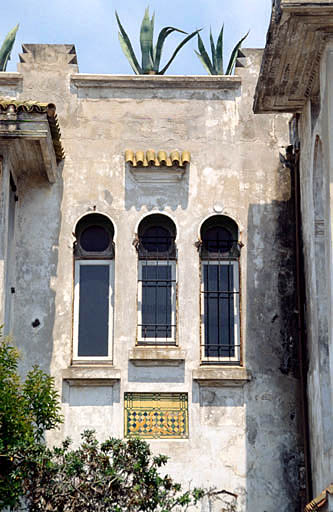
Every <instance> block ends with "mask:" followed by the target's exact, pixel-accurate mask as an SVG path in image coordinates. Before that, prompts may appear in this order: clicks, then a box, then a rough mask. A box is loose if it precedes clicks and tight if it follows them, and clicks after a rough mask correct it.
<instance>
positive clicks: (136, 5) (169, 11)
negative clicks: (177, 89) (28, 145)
mask: <svg viewBox="0 0 333 512" xmlns="http://www.w3.org/2000/svg"><path fill="white" fill-rule="evenodd" d="M271 3H272V2H271V0H178V1H177V0H150V1H149V0H50V1H48V0H11V2H6V3H5V6H4V5H3V6H2V8H1V17H0V40H1V41H2V40H3V38H4V37H5V34H6V33H7V32H8V31H9V29H11V28H12V27H13V26H14V25H15V24H16V23H18V22H19V23H20V29H19V32H18V34H17V38H16V42H15V46H14V50H13V53H12V60H11V61H10V63H9V65H8V67H7V71H16V65H17V62H18V53H19V52H20V51H21V45H22V43H74V44H75V47H76V52H77V55H78V62H79V69H80V71H81V72H82V73H125V74H128V73H132V71H131V68H130V66H129V64H128V62H127V60H126V58H125V56H124V55H123V54H122V52H121V49H120V46H119V42H118V29H117V25H116V20H115V16H114V11H115V9H117V11H118V14H119V17H120V19H121V21H122V24H123V26H124V28H125V30H126V31H127V33H128V35H129V37H130V39H131V41H132V43H133V46H134V48H135V50H138V46H139V29H140V24H141V20H142V17H143V14H144V10H145V7H147V6H148V5H149V6H150V11H151V12H153V11H155V37H156V35H157V34H158V32H159V31H160V29H161V28H162V27H164V26H166V25H172V26H175V27H177V28H180V29H183V30H185V31H187V32H192V31H193V30H195V29H196V28H200V27H203V31H202V37H203V39H204V41H205V42H206V47H207V46H208V44H209V27H210V25H211V26H212V31H213V34H214V37H215V38H216V36H217V34H218V32H219V30H220V28H221V25H222V23H223V22H224V24H225V30H224V34H225V35H224V41H225V43H224V46H225V60H226V59H227V58H228V56H229V54H230V51H231V49H232V48H233V46H234V45H235V43H236V42H237V41H238V40H239V39H240V38H241V37H242V36H243V35H244V34H245V33H246V32H247V31H248V30H249V29H250V34H249V36H248V39H247V41H246V42H245V44H244V46H247V47H251V48H260V47H264V45H265V38H266V32H267V28H268V22H269V17H270V12H271ZM180 41H181V35H180V34H179V35H178V34H173V35H171V36H170V37H169V40H168V42H167V44H166V45H165V48H164V57H162V64H163V62H165V61H166V59H167V58H168V56H171V53H172V51H173V48H175V47H176V45H177V44H178V43H179V42H180ZM194 48H196V40H192V41H190V42H189V43H188V45H187V46H185V47H184V48H183V49H182V50H181V51H180V53H179V54H178V55H177V57H176V59H175V60H174V62H173V64H172V65H171V66H170V68H169V70H168V72H167V73H168V74H177V75H182V74H205V71H204V69H203V67H202V65H201V64H200V62H199V60H198V58H197V56H196V55H195V54H194V51H193V49H194ZM207 49H208V48H207ZM136 53H137V55H138V54H139V52H138V51H137V52H136Z"/></svg>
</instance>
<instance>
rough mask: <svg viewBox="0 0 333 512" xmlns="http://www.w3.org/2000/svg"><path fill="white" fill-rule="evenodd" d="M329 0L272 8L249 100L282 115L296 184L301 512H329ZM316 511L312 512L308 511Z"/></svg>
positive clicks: (332, 445)
mask: <svg viewBox="0 0 333 512" xmlns="http://www.w3.org/2000/svg"><path fill="white" fill-rule="evenodd" d="M332 33H333V2H331V1H328V2H321V1H319V0H317V1H312V2H308V1H305V0H302V1H298V2H293V1H289V0H288V1H284V0H282V1H281V2H277V1H275V2H273V11H272V19H271V23H270V27H269V31H268V38H267V45H266V48H265V51H264V57H263V62H262V67H261V72H260V76H259V80H258V85H257V89H256V95H255V104H254V110H255V112H257V113H267V112H275V113H277V112H289V113H292V114H293V118H292V120H291V124H290V148H289V158H288V157H287V158H288V160H289V163H288V165H289V166H290V168H291V171H292V173H293V174H294V175H295V177H296V181H298V182H299V204H300V219H299V226H300V233H301V240H300V246H299V252H300V253H301V259H302V260H303V262H302V261H301V264H302V266H304V283H303V284H302V288H303V290H301V294H302V307H301V308H300V314H301V315H302V316H303V317H304V318H303V320H302V322H301V323H303V326H301V328H302V339H301V352H302V354H301V357H302V358H303V361H304V385H305V386H306V399H307V402H308V414H307V418H308V421H309V432H308V436H307V437H308V440H307V445H308V452H309V464H308V466H309V468H308V473H309V488H310V492H309V494H310V496H309V497H310V499H311V500H312V499H314V501H312V502H311V503H310V504H309V506H308V508H307V510H319V509H320V510H322V509H323V510H330V511H331V510H333V497H332V492H333V488H332V485H331V484H332V482H333V380H332V376H333V333H332V305H333V300H332V284H331V283H332V279H331V278H332V265H333V260H332V190H331V188H332V185H331V183H332V172H333V168H332V162H333V161H332V149H333V146H332V129H333V125H332V119H333V111H332V94H333V91H332V77H333V74H332V73H333V45H332ZM316 507H318V508H316Z"/></svg>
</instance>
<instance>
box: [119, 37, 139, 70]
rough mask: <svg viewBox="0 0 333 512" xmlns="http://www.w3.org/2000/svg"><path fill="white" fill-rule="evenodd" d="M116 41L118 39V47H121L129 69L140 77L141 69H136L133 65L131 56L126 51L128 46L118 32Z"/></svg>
mask: <svg viewBox="0 0 333 512" xmlns="http://www.w3.org/2000/svg"><path fill="white" fill-rule="evenodd" d="M118 39H119V43H120V46H121V49H122V50H123V53H124V55H125V57H126V58H127V60H128V62H129V63H130V66H131V68H132V69H133V71H134V73H135V74H136V75H140V74H141V68H140V69H138V68H137V67H136V66H135V63H134V61H133V59H132V56H131V53H130V51H129V49H128V46H127V44H126V42H125V40H124V38H123V36H122V35H121V33H120V32H118Z"/></svg>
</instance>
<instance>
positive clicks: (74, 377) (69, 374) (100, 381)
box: [62, 366, 121, 386]
mask: <svg viewBox="0 0 333 512" xmlns="http://www.w3.org/2000/svg"><path fill="white" fill-rule="evenodd" d="M120 377H121V372H120V370H118V369H117V368H113V367H109V368H108V367H107V366H100V367H98V366H90V367H86V368H84V367H82V366H77V367H75V366H72V367H71V368H66V369H65V370H63V371H62V378H63V380H65V381H66V382H68V384H69V385H70V386H112V385H113V384H115V383H116V382H119V381H120Z"/></svg>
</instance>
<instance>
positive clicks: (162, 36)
mask: <svg viewBox="0 0 333 512" xmlns="http://www.w3.org/2000/svg"><path fill="white" fill-rule="evenodd" d="M172 32H180V33H181V34H187V32H184V30H180V29H179V28H175V27H164V28H162V30H161V31H160V33H159V35H158V38H157V43H156V46H155V50H154V71H156V73H158V70H159V67H160V62H161V56H162V50H163V45H164V42H165V40H166V38H167V37H168V36H169V35H170V34H172Z"/></svg>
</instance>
